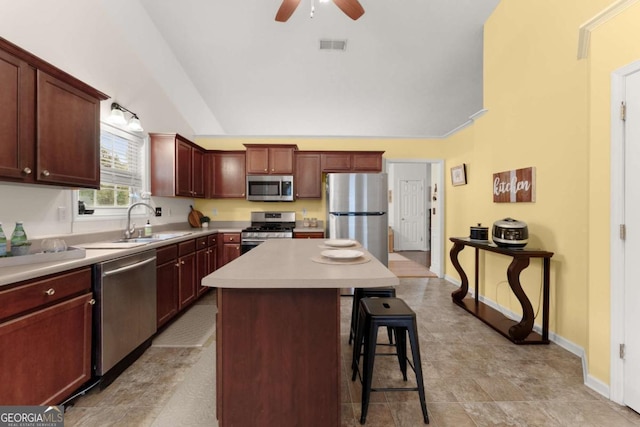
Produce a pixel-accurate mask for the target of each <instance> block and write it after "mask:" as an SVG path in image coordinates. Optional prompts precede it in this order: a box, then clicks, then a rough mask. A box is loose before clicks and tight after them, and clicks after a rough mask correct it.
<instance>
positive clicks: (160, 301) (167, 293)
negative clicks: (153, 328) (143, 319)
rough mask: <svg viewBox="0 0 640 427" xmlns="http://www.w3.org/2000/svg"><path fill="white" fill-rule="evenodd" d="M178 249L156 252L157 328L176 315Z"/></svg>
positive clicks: (170, 246)
mask: <svg viewBox="0 0 640 427" xmlns="http://www.w3.org/2000/svg"><path fill="white" fill-rule="evenodd" d="M177 256H178V247H177V246H176V245H169V246H165V247H163V248H159V249H157V250H156V318H157V323H158V328H159V327H161V326H162V325H164V324H165V323H167V322H168V321H169V320H171V319H172V318H173V317H174V316H175V315H176V314H178V308H179V307H178V259H177Z"/></svg>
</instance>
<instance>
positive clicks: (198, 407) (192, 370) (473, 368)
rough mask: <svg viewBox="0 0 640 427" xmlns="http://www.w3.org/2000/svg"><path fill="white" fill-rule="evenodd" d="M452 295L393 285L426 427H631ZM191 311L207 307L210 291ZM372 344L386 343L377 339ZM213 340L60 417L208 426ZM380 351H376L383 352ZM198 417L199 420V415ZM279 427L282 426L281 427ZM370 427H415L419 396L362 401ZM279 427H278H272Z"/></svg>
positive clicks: (393, 370) (354, 390) (354, 405)
mask: <svg viewBox="0 0 640 427" xmlns="http://www.w3.org/2000/svg"><path fill="white" fill-rule="evenodd" d="M455 289H456V288H455V287H454V286H453V285H451V284H449V283H447V282H445V281H444V280H440V279H425V278H422V279H419V278H418V279H401V284H400V286H399V287H398V288H397V295H398V297H400V298H403V299H404V300H405V301H407V303H408V304H409V306H410V307H412V308H413V310H415V311H416V314H417V318H418V335H419V342H420V351H421V359H422V360H421V366H422V369H423V375H424V385H425V393H426V397H427V399H426V400H427V405H428V411H429V418H430V426H431V427H443V426H455V427H465V426H470V427H471V426H472V427H477V426H500V425H504V426H545V427H546V426H580V427H582V426H607V427H608V426H616V427H618V426H623V427H624V426H640V415H638V414H637V413H635V412H633V411H631V410H629V409H628V408H626V407H624V406H620V405H617V404H615V403H613V402H611V401H609V400H607V399H606V398H604V397H602V396H601V395H599V394H598V393H596V392H595V391H593V390H591V389H589V388H588V387H586V386H585V385H584V380H583V378H582V365H581V360H580V359H579V358H578V357H576V356H575V355H573V354H570V353H569V352H567V351H566V350H564V349H562V348H561V347H559V346H558V345H555V344H553V343H552V344H550V345H535V346H518V345H514V344H512V343H511V342H509V341H508V340H506V339H505V338H504V337H503V336H501V335H500V334H498V333H496V332H495V331H494V330H492V329H491V328H489V327H488V326H486V325H485V324H483V323H482V322H481V321H479V320H478V319H476V318H474V317H473V316H471V315H470V314H469V313H467V312H465V311H464V310H462V309H460V308H459V307H458V306H456V305H454V304H453V303H452V302H451V292H452V291H453V290H455ZM205 298H206V299H203V300H201V301H198V304H215V293H213V292H210V293H209V294H208V295H207V296H206V297H205ZM351 302H352V300H351V299H350V298H348V297H343V298H342V299H341V310H340V312H341V325H340V330H341V334H342V335H341V352H342V381H341V394H342V396H341V397H342V418H341V425H342V426H344V427H355V426H359V425H360V423H359V420H360V411H361V403H360V402H361V394H362V387H361V384H360V381H359V380H356V381H355V382H352V381H351V354H352V350H353V347H352V346H349V345H348V343H347V341H348V338H349V325H350V318H351ZM379 339H380V341H381V342H385V341H386V330H381V331H380V335H379ZM214 340H215V337H212V338H211V339H210V340H208V341H207V343H206V344H205V347H204V348H203V349H200V348H195V349H194V348H156V347H151V348H149V349H148V350H147V351H146V352H145V353H144V354H143V355H142V356H141V357H140V359H138V360H137V361H136V362H135V363H134V364H133V365H132V366H130V367H129V368H128V369H127V370H126V371H125V372H124V373H123V374H122V375H121V376H120V377H119V378H118V379H116V381H114V383H113V384H111V385H110V386H109V387H107V388H106V389H105V390H97V389H94V390H91V391H89V392H88V393H87V394H86V395H84V396H82V397H80V398H78V399H76V401H75V402H74V403H73V406H72V407H69V408H68V409H67V413H66V415H65V425H66V426H67V427H70V426H91V427H93V426H98V427H103V426H135V427H140V426H152V425H153V426H170V425H171V426H173V425H176V420H184V422H185V424H184V425H194V426H198V425H199V423H200V424H202V423H203V422H205V421H204V420H205V419H206V425H207V426H215V425H216V421H215V387H214V384H215V369H214V367H213V365H215V363H214V362H213V361H212V360H214V359H215V357H214V353H215V352H214V351H213V350H214V349H215V341H214ZM391 350H392V349H391V348H386V349H385V348H381V349H380V351H387V352H388V351H391ZM374 384H377V385H380V386H410V387H413V386H415V376H414V375H413V373H412V372H411V371H409V373H408V381H407V382H404V381H403V380H402V377H401V374H400V370H399V367H398V362H397V359H396V358H395V357H392V356H384V357H382V356H380V357H377V358H376V362H375V366H374ZM202 411H205V412H202ZM286 425H287V424H286V420H283V423H282V424H281V426H286ZM366 425H367V426H369V427H372V426H373V427H376V426H379V427H416V426H419V425H424V424H423V422H422V411H421V407H420V402H419V400H418V393H417V392H415V391H411V392H377V393H372V394H371V403H370V405H369V413H368V416H367V423H366ZM281 426H280V425H279V426H278V427H281Z"/></svg>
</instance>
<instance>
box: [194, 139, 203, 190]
mask: <svg viewBox="0 0 640 427" xmlns="http://www.w3.org/2000/svg"><path fill="white" fill-rule="evenodd" d="M204 186H205V183H204V152H203V151H201V150H198V149H197V148H195V147H193V148H192V150H191V190H192V191H193V197H204Z"/></svg>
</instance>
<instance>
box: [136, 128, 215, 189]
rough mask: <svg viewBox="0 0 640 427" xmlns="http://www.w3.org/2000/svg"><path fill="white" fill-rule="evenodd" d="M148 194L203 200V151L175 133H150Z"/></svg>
mask: <svg viewBox="0 0 640 427" xmlns="http://www.w3.org/2000/svg"><path fill="white" fill-rule="evenodd" d="M149 136H150V138H151V150H150V152H151V194H153V195H154V196H164V197H172V196H181V197H204V196H205V190H204V188H205V182H204V179H205V177H204V151H203V150H202V149H201V148H200V147H198V146H197V145H195V144H194V143H192V142H191V141H189V140H188V139H186V138H185V137H183V136H181V135H179V134H177V133H150V134H149Z"/></svg>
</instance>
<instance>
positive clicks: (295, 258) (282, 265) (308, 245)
mask: <svg viewBox="0 0 640 427" xmlns="http://www.w3.org/2000/svg"><path fill="white" fill-rule="evenodd" d="M323 243H324V241H322V240H319V239H272V240H268V241H266V242H265V243H263V244H261V245H259V246H257V247H256V248H255V249H252V250H251V251H249V252H247V253H246V254H244V255H242V256H241V257H239V258H236V259H235V260H233V261H232V262H230V263H229V264H226V265H225V266H223V267H222V268H220V269H218V270H216V271H214V272H213V273H211V274H210V275H208V276H206V277H205V278H204V279H202V285H203V286H211V287H219V288H249V289H275V288H375V287H383V286H396V285H398V284H399V280H398V278H397V277H396V275H395V274H393V273H392V272H391V271H389V269H387V268H386V267H385V266H384V265H383V264H382V263H380V261H378V260H377V259H376V258H375V257H374V256H373V255H371V254H370V253H369V252H367V251H366V250H365V249H364V248H358V250H360V251H362V252H364V255H365V256H366V257H368V258H370V261H368V262H365V263H361V264H345V265H333V264H323V263H319V262H315V261H313V260H312V258H314V257H320V253H321V252H322V251H323V250H326V249H327V248H326V247H325V246H324V245H323Z"/></svg>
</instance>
